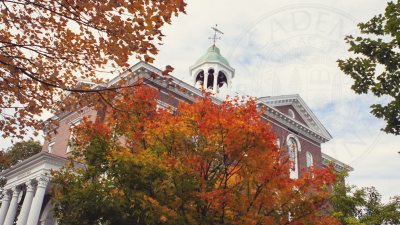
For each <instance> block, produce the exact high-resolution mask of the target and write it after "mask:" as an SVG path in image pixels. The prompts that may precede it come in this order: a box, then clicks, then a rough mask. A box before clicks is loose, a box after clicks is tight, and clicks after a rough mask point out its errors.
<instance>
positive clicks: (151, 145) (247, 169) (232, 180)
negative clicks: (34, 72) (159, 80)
mask: <svg viewBox="0 0 400 225" xmlns="http://www.w3.org/2000/svg"><path fill="white" fill-rule="evenodd" d="M122 91H123V92H125V94H123V95H120V96H119V97H118V99H114V106H115V108H111V107H109V110H108V111H107V114H106V118H105V119H104V120H102V121H99V120H98V121H96V122H90V121H88V120H87V121H84V122H83V123H82V124H81V125H79V126H78V127H77V128H76V130H75V131H74V132H76V136H75V138H74V140H73V143H74V151H73V153H72V157H71V161H70V162H71V163H69V164H67V166H66V167H64V168H63V169H62V170H60V171H57V172H54V174H53V176H54V178H53V183H54V184H55V185H54V189H53V196H54V198H55V199H54V200H55V212H56V216H57V217H58V221H59V223H60V224H65V225H67V224H76V221H79V223H80V224H83V225H84V224H338V223H337V221H336V219H335V218H333V217H331V216H329V215H328V211H327V209H328V208H329V206H328V204H327V201H328V198H329V196H330V194H329V191H328V187H329V186H331V185H332V184H333V182H334V180H335V174H334V173H333V172H332V168H326V169H315V168H312V169H310V171H309V172H305V173H304V176H302V177H301V178H299V179H290V177H289V169H290V168H291V164H292V163H291V161H289V157H288V156H287V150H285V149H280V148H278V147H277V146H276V145H275V144H274V141H275V139H276V138H275V135H274V134H273V133H272V131H271V127H270V125H269V124H268V123H266V122H265V121H262V119H261V116H260V114H261V112H260V111H259V109H257V107H256V104H255V102H254V101H253V100H252V99H238V98H235V99H233V100H227V101H223V102H222V103H220V104H215V103H214V102H213V99H212V98H211V97H210V96H207V95H206V96H205V97H204V98H200V99H198V101H197V102H195V103H193V104H187V103H181V104H180V105H179V107H178V108H177V109H176V110H174V109H172V108H167V109H160V108H158V107H157V104H156V101H155V100H154V99H156V96H157V93H156V92H155V91H154V89H152V88H150V87H140V88H136V89H134V90H127V89H125V90H122ZM77 163H78V164H77Z"/></svg>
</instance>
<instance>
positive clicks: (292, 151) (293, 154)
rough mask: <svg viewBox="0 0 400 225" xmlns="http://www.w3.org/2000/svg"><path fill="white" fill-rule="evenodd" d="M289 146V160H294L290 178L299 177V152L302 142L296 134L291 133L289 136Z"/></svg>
mask: <svg viewBox="0 0 400 225" xmlns="http://www.w3.org/2000/svg"><path fill="white" fill-rule="evenodd" d="M286 141H287V147H288V155H289V160H290V161H291V162H292V168H291V169H290V178H292V179H297V178H299V170H298V152H299V151H300V143H299V141H298V139H297V137H296V136H294V135H292V134H289V135H288V137H287V140H286Z"/></svg>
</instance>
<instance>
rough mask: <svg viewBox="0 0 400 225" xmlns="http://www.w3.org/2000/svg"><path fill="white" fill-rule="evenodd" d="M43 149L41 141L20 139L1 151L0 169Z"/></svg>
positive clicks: (6, 167)
mask: <svg viewBox="0 0 400 225" xmlns="http://www.w3.org/2000/svg"><path fill="white" fill-rule="evenodd" d="M41 150H42V145H41V144H40V142H39V141H34V140H33V139H30V140H28V141H20V142H17V143H15V144H13V145H12V146H11V147H9V148H7V149H5V150H2V151H0V171H2V170H5V169H8V168H9V167H10V166H12V165H15V164H17V163H19V162H21V161H23V160H25V159H27V158H29V157H31V156H33V155H35V154H37V153H39V152H40V151H41Z"/></svg>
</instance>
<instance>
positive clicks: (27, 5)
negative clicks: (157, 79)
mask: <svg viewBox="0 0 400 225" xmlns="http://www.w3.org/2000/svg"><path fill="white" fill-rule="evenodd" d="M185 5H186V4H185V2H184V1H183V0H152V1H147V0H146V1H129V0H113V1H111V0H104V1H95V0H57V1H53V0H44V1H43V0H42V1H38V0H3V1H1V2H0V12H1V13H0V27H1V29H0V117H1V120H0V130H1V132H2V135H3V137H6V136H11V135H12V136H15V137H19V138H22V137H23V136H24V135H25V134H26V133H27V132H28V128H32V127H33V128H35V129H36V130H39V129H40V128H41V127H42V121H41V120H40V119H38V118H39V117H38V115H41V114H42V113H43V112H44V111H46V110H50V111H51V110H53V107H54V105H57V104H55V102H57V100H58V98H59V97H60V96H61V95H62V93H63V91H69V92H79V93H95V94H96V95H99V94H101V92H102V91H104V90H108V89H107V88H97V89H96V90H93V89H91V88H88V87H86V88H78V87H77V81H78V79H89V80H92V81H93V82H95V83H98V82H100V80H99V79H96V76H95V75H96V73H98V72H101V73H112V72H113V71H114V70H116V68H117V67H118V68H120V69H126V68H127V66H128V65H127V61H128V59H129V57H130V56H136V57H137V58H138V59H143V60H146V61H148V62H152V61H153V60H154V58H153V57H154V55H155V54H157V51H158V50H157V46H158V44H161V41H162V38H163V34H162V32H161V28H162V26H163V25H164V24H165V23H170V22H171V17H172V16H173V15H175V16H177V15H178V14H179V13H182V12H184V8H185ZM58 103H59V104H61V103H62V102H58ZM35 132H36V131H35Z"/></svg>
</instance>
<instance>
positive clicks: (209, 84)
mask: <svg viewBox="0 0 400 225" xmlns="http://www.w3.org/2000/svg"><path fill="white" fill-rule="evenodd" d="M213 86H214V69H209V70H208V78H207V89H213Z"/></svg>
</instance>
